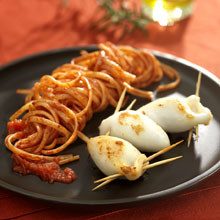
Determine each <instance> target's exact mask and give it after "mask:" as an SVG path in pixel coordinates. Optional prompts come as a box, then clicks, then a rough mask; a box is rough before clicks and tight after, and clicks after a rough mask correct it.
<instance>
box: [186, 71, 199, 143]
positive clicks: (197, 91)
mask: <svg viewBox="0 0 220 220" xmlns="http://www.w3.org/2000/svg"><path fill="white" fill-rule="evenodd" d="M201 77H202V73H201V72H199V75H198V79H197V83H196V92H195V95H196V96H198V97H199V90H200V85H201ZM192 134H193V128H191V129H190V130H189V135H188V139H187V147H189V146H190V143H191V139H192ZM198 139H199V126H198V125H196V141H198Z"/></svg>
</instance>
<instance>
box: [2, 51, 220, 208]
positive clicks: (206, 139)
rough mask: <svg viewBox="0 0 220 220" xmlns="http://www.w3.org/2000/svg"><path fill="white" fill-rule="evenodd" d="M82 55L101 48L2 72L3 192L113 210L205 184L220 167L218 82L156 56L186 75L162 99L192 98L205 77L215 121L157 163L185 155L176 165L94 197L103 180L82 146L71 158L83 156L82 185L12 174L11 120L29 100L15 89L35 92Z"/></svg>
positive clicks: (91, 132) (41, 58) (56, 54)
mask: <svg viewBox="0 0 220 220" xmlns="http://www.w3.org/2000/svg"><path fill="white" fill-rule="evenodd" d="M81 49H84V50H88V51H92V50H94V49H96V47H85V48H79V47H78V48H66V49H60V50H54V51H49V52H45V53H41V54H37V55H33V56H30V57H26V58H23V59H20V60H18V61H15V62H13V63H11V64H8V65H6V66H3V67H0V80H1V87H0V106H1V114H0V131H1V140H0V141H1V147H0V167H1V171H0V186H2V187H5V188H7V189H10V190H12V191H16V192H18V193H21V194H24V195H28V196H31V197H34V198H40V199H44V200H49V201H56V202H62V203H68V204H77V205H109V204H127V205H128V204H134V203H142V202H146V201H147V200H152V199H155V198H161V197H164V196H167V195H171V194H174V193H178V192H180V191H181V190H183V189H187V188H188V187H190V186H192V185H194V184H196V183H198V182H200V181H201V180H203V179H204V178H206V177H208V176H210V175H211V174H213V173H214V172H215V171H217V170H218V169H219V167H220V136H219V134H220V115H219V108H220V104H219V94H220V83H219V79H218V78H217V77H215V76H214V75H212V74H211V73H209V72H208V71H207V70H205V69H203V68H201V67H199V66H196V65H194V64H192V63H190V62H187V61H185V60H183V59H179V58H177V57H174V56H171V55H168V54H162V53H159V52H154V54H155V55H156V56H157V57H158V58H159V59H160V60H161V61H162V62H164V63H166V64H169V65H171V66H172V67H174V68H175V69H176V70H177V71H179V72H180V74H181V78H182V80H181V84H180V86H179V87H178V88H177V89H176V90H172V91H170V92H165V93H161V94H157V97H159V96H166V95H169V96H171V95H177V96H189V95H191V94H193V93H194V92H195V87H196V85H195V84H196V80H197V76H198V71H201V72H202V73H203V75H202V84H201V89H200V97H201V102H202V103H203V104H204V105H205V106H207V107H209V108H210V109H211V111H212V113H213V115H214V118H213V120H212V121H211V123H210V125H209V126H200V127H199V135H200V137H199V142H198V143H195V142H194V141H192V144H191V146H190V148H187V147H186V143H183V144H181V145H180V146H179V147H177V148H175V149H173V150H172V151H170V152H168V153H166V154H164V155H162V156H160V157H159V158H157V160H161V159H165V158H169V157H173V156H177V155H183V158H182V159H179V160H177V161H175V162H173V163H169V164H166V165H163V166H159V167H155V168H152V169H150V170H148V172H147V173H145V174H144V176H143V177H141V178H140V179H138V180H136V181H133V182H129V181H126V180H116V181H114V182H112V183H110V184H109V185H107V186H105V187H103V188H102V189H100V190H97V191H94V192H92V191H91V189H92V188H93V187H94V184H93V181H94V180H95V179H98V178H101V177H103V175H102V174H101V173H100V171H99V170H97V168H96V167H95V166H94V164H93V162H92V161H91V159H90V157H89V155H88V153H87V150H86V145H85V144H84V143H83V142H82V141H81V140H77V141H76V142H75V143H74V144H72V146H70V147H69V148H68V149H67V150H66V152H72V153H74V154H79V155H80V160H79V161H77V162H73V163H71V164H68V166H69V167H71V168H72V169H74V170H75V172H76V174H77V175H78V179H77V180H76V181H74V182H73V183H71V184H62V183H54V184H49V183H47V182H43V181H42V180H41V179H40V178H39V177H37V176H34V175H29V176H22V175H19V174H16V173H13V172H12V159H11V158H10V155H11V152H9V151H8V150H7V149H6V148H5V145H4V138H5V135H6V123H7V121H8V119H9V117H10V116H11V115H12V114H13V113H14V112H15V111H16V110H17V109H18V108H19V107H21V106H22V105H23V103H24V97H23V96H22V95H17V94H16V93H15V92H16V89H19V88H29V87H32V85H33V83H34V82H36V81H38V80H39V79H40V77H41V76H42V75H44V74H49V73H50V72H51V71H52V70H53V69H54V68H56V67H57V66H59V65H61V64H63V63H66V62H69V61H70V60H71V59H72V57H75V56H78V55H79V51H80V50H81ZM147 102H148V101H147V100H145V99H140V98H139V99H138V102H137V104H136V106H135V107H136V108H137V107H138V106H141V105H143V104H144V103H147ZM112 113H113V108H111V107H109V108H108V109H107V110H105V111H104V112H102V113H97V114H95V115H94V117H93V118H92V120H91V121H89V122H88V124H87V127H86V129H85V133H86V134H87V135H88V136H90V137H91V136H95V135H97V134H98V129H97V127H98V125H99V123H100V121H101V120H102V119H103V118H105V117H107V116H108V115H110V114H112ZM170 138H171V142H172V143H174V142H176V141H177V140H179V139H181V138H185V139H186V138H187V133H181V134H176V135H173V134H172V135H170Z"/></svg>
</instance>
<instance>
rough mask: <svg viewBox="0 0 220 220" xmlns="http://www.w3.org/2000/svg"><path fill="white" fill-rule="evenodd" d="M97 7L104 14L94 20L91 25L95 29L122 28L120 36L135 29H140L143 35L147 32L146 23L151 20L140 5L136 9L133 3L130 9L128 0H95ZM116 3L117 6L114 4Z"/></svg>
mask: <svg viewBox="0 0 220 220" xmlns="http://www.w3.org/2000/svg"><path fill="white" fill-rule="evenodd" d="M97 1H98V3H99V7H100V8H101V9H102V10H104V12H105V13H104V15H103V16H102V17H101V18H100V19H98V20H97V21H96V22H94V23H93V24H92V25H91V27H92V28H95V29H96V30H97V31H100V32H102V31H105V30H106V29H108V28H109V27H115V28H116V29H117V28H118V27H121V28H122V32H121V36H120V38H123V37H124V36H125V35H126V34H131V33H132V32H133V31H134V30H135V29H139V30H141V31H142V32H143V33H144V34H145V35H147V34H148V32H147V27H146V26H147V24H148V23H150V22H152V20H151V19H149V18H148V17H147V16H146V15H145V14H144V10H143V7H142V5H141V6H140V9H139V10H138V9H137V7H136V6H135V5H133V8H132V9H131V8H130V7H129V6H130V5H129V4H128V3H129V2H128V1H124V0H120V1H119V0H117V2H116V1H115V0H97ZM115 3H118V4H119V5H118V7H116V6H115Z"/></svg>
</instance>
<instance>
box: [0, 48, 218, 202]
mask: <svg viewBox="0 0 220 220" xmlns="http://www.w3.org/2000/svg"><path fill="white" fill-rule="evenodd" d="M96 49H97V45H93V44H92V45H87V46H73V47H64V48H57V49H52V50H45V51H41V52H38V53H33V54H29V55H26V56H23V57H20V58H18V59H16V60H13V61H10V62H8V63H6V64H4V65H2V66H0V72H2V71H4V70H5V69H7V68H10V67H11V66H14V65H17V64H20V63H23V62H26V61H28V60H32V59H35V58H40V57H43V56H48V55H52V54H61V53H65V52H72V51H80V50H96ZM144 49H146V48H144ZM146 50H147V51H149V52H151V53H152V54H154V55H155V56H157V57H161V58H165V59H167V60H171V61H175V62H177V63H180V64H182V65H185V66H189V67H191V68H193V69H196V70H198V71H201V72H202V74H204V75H206V76H207V77H208V78H210V79H211V80H212V81H214V83H216V84H217V85H218V86H219V87H220V79H219V78H218V77H217V76H216V75H214V74H213V73H211V72H210V71H208V70H207V69H205V68H203V67H201V66H199V65H197V64H194V63H192V62H190V61H188V60H186V59H183V58H180V57H178V56H175V55H172V54H169V53H165V52H161V51H158V50H150V49H146ZM219 169H220V160H219V161H218V162H217V163H216V164H215V165H214V166H212V167H210V168H209V169H208V170H206V171H205V172H203V173H201V174H200V175H198V176H196V177H194V178H192V179H190V180H188V181H186V182H184V183H181V184H178V185H176V186H174V187H171V188H168V189H165V190H161V191H159V192H154V193H150V194H147V195H142V196H138V197H136V198H135V199H134V198H122V199H111V200H108V199H105V200H97V201H94V200H85V199H83V200H80V199H69V198H68V199H67V198H61V197H55V196H49V195H45V194H40V193H36V192H32V191H30V190H26V189H23V188H20V187H18V186H15V185H12V184H9V183H7V182H6V181H3V180H1V179H0V187H2V188H5V189H7V190H10V191H13V192H16V193H19V194H21V195H24V196H28V197H31V198H35V199H41V200H45V201H50V202H58V203H64V204H70V205H80V206H81V205H83V206H94V205H95V206H105V205H129V204H133V203H134V202H135V203H143V202H146V201H148V200H149V199H150V200H154V199H158V198H164V197H167V196H171V195H174V194H177V193H180V192H181V191H184V190H186V189H188V188H191V187H192V186H194V185H196V184H199V183H200V182H202V181H204V180H205V179H207V178H208V177H209V176H211V175H213V174H214V173H216V172H217V171H218V170H219Z"/></svg>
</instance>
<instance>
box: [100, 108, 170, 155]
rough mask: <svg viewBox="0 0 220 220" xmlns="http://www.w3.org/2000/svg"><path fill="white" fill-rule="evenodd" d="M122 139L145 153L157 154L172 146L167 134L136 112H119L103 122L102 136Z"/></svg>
mask: <svg viewBox="0 0 220 220" xmlns="http://www.w3.org/2000/svg"><path fill="white" fill-rule="evenodd" d="M108 131H110V135H112V136H115V137H119V138H122V139H124V140H127V141H128V142H130V143H131V144H133V145H134V146H135V147H136V148H138V149H139V150H140V151H143V152H156V151H159V150H162V149H164V148H165V147H168V146H169V145H170V140H169V137H168V135H167V134H166V132H165V131H164V130H163V129H162V128H161V127H160V126H158V125H157V124H156V123H155V122H154V121H153V120H152V119H150V118H149V117H147V116H146V115H143V114H142V113H141V112H137V111H134V110H125V111H120V112H117V113H115V114H113V115H111V116H110V117H108V118H107V119H105V120H103V121H102V122H101V124H100V126H99V133H100V135H103V134H106V132H108Z"/></svg>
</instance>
